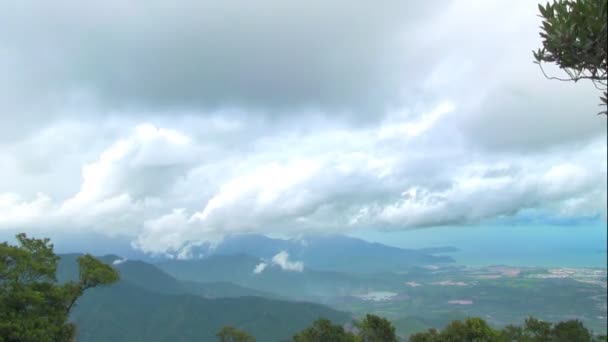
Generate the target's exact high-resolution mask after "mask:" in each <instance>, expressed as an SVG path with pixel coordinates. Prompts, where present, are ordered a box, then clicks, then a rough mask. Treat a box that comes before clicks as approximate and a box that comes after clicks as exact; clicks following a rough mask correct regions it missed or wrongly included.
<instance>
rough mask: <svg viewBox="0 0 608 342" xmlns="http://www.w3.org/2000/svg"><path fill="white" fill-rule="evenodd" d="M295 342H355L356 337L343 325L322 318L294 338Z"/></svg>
mask: <svg viewBox="0 0 608 342" xmlns="http://www.w3.org/2000/svg"><path fill="white" fill-rule="evenodd" d="M293 341H294V342H354V341H355V336H354V335H353V334H352V333H350V332H347V331H345V330H344V327H342V326H341V325H335V324H332V323H331V321H329V320H327V319H324V318H321V319H318V320H317V321H315V322H314V323H313V325H312V326H311V327H308V328H306V329H304V330H302V331H301V332H299V333H297V334H296V335H294V337H293Z"/></svg>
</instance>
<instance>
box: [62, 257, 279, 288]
mask: <svg viewBox="0 0 608 342" xmlns="http://www.w3.org/2000/svg"><path fill="white" fill-rule="evenodd" d="M78 256H80V254H74V253H72V254H63V255H60V257H61V260H60V262H59V265H58V267H57V275H58V276H57V278H58V280H59V281H60V282H63V281H67V280H75V279H77V278H78V267H77V263H76V260H77V258H78ZM100 259H101V260H103V261H104V262H106V263H108V264H113V263H115V262H116V263H115V264H114V265H113V266H114V268H116V269H117V270H118V272H119V273H120V277H121V282H123V283H128V284H130V285H133V286H135V287H139V288H142V289H145V290H148V291H151V292H157V293H162V294H195V295H199V296H202V297H206V298H223V297H242V296H260V297H266V298H277V297H278V296H276V295H273V294H271V293H266V292H263V291H258V290H254V289H249V288H246V287H243V286H239V285H236V284H232V283H229V282H227V281H224V282H217V281H210V282H204V283H203V282H194V281H188V282H182V281H180V280H177V279H175V278H174V277H172V276H171V275H169V274H167V273H166V272H164V271H163V270H161V269H160V268H158V267H157V266H155V265H153V264H149V263H146V262H143V261H139V260H124V259H121V258H120V257H117V256H115V255H105V256H102V257H100Z"/></svg>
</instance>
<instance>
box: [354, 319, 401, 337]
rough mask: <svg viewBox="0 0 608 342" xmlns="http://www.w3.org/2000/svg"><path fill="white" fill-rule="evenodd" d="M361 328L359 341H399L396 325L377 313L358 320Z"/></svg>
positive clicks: (357, 325)
mask: <svg viewBox="0 0 608 342" xmlns="http://www.w3.org/2000/svg"><path fill="white" fill-rule="evenodd" d="M355 325H356V327H357V328H358V329H359V334H358V336H357V341H361V342H397V341H398V340H397V335H396V334H395V327H394V326H393V324H392V323H391V322H390V321H389V320H387V319H386V318H383V317H379V316H376V315H369V314H368V315H366V316H365V318H364V319H363V320H362V321H361V322H357V323H356V324H355Z"/></svg>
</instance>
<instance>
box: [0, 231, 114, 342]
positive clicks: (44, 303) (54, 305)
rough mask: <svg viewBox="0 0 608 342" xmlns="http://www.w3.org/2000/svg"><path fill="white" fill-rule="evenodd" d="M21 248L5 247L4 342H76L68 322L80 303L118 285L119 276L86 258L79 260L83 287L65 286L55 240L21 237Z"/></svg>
mask: <svg viewBox="0 0 608 342" xmlns="http://www.w3.org/2000/svg"><path fill="white" fill-rule="evenodd" d="M17 242H18V245H17V246H13V245H9V244H8V243H7V242H3V243H0V342H9V341H10V342H29V341H32V342H34V341H36V342H47V341H48V342H51V341H52V342H64V341H71V340H73V339H74V335H75V327H74V325H73V324H71V323H69V322H68V318H69V313H70V310H71V309H72V307H73V306H74V303H75V302H76V300H77V299H78V298H79V297H80V296H81V295H82V294H83V292H84V291H85V290H87V289H89V288H92V287H96V286H99V285H106V284H111V283H114V282H116V281H118V273H117V272H116V271H115V270H114V269H113V268H112V267H111V266H109V265H106V264H104V263H102V262H101V261H99V260H97V259H95V258H94V257H92V256H90V255H84V256H82V257H80V258H79V259H78V263H79V273H80V274H79V280H78V282H68V283H65V284H61V285H60V284H58V283H57V279H56V275H55V274H56V270H57V262H58V261H59V257H58V256H57V255H55V253H54V252H53V245H52V244H51V243H50V240H49V239H33V238H28V237H27V236H26V235H25V234H18V235H17Z"/></svg>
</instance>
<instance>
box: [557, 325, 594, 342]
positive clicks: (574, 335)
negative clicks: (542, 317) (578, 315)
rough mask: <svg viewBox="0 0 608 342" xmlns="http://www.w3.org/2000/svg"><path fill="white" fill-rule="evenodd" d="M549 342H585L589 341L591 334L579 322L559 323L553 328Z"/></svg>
mask: <svg viewBox="0 0 608 342" xmlns="http://www.w3.org/2000/svg"><path fill="white" fill-rule="evenodd" d="M551 335H552V336H551V337H552V339H551V341H555V342H577V341H581V342H586V341H591V333H590V332H589V330H587V328H585V326H584V325H583V323H582V322H581V321H579V320H571V321H565V322H559V323H557V324H555V326H553V331H552V332H551Z"/></svg>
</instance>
